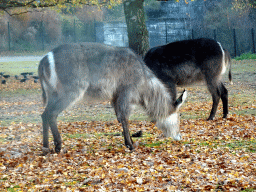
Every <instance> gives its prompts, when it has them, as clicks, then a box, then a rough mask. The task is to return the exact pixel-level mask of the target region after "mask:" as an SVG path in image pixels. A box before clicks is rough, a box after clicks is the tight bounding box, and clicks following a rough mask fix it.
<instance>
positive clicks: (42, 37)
mask: <svg viewBox="0 0 256 192" xmlns="http://www.w3.org/2000/svg"><path fill="white" fill-rule="evenodd" d="M43 24H44V23H43V21H41V27H40V28H41V39H42V49H43V51H44V25H43Z"/></svg>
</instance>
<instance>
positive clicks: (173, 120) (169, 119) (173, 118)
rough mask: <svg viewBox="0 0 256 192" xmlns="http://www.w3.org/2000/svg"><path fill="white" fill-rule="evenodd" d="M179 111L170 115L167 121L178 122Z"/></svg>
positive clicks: (170, 122)
mask: <svg viewBox="0 0 256 192" xmlns="http://www.w3.org/2000/svg"><path fill="white" fill-rule="evenodd" d="M178 120H179V118H178V113H173V114H171V115H170V116H169V117H167V118H166V121H168V123H169V124H172V125H173V124H178Z"/></svg>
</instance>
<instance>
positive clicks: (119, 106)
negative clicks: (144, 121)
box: [112, 87, 134, 151]
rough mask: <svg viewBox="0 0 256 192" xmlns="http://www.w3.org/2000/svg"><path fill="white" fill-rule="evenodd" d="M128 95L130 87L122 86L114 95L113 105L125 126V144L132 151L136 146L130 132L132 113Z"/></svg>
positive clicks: (118, 118) (120, 121)
mask: <svg viewBox="0 0 256 192" xmlns="http://www.w3.org/2000/svg"><path fill="white" fill-rule="evenodd" d="M128 95H129V88H126V87H122V88H121V89H119V90H117V94H116V95H115V96H114V99H113V100H112V105H113V107H114V110H115V113H116V117H117V120H118V122H119V123H121V124H122V127H123V135H124V142H125V146H126V147H127V148H129V149H130V150H131V151H132V150H134V146H133V141H132V138H131V136H130V132H129V122H128V119H129V116H130V113H131V105H130V101H129V96H128Z"/></svg>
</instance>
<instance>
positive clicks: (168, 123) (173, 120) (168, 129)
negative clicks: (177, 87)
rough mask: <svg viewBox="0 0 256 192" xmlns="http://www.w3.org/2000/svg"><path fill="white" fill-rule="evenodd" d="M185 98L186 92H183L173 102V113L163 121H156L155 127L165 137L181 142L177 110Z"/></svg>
mask: <svg viewBox="0 0 256 192" xmlns="http://www.w3.org/2000/svg"><path fill="white" fill-rule="evenodd" d="M186 98H187V91H185V90H184V91H183V93H182V95H181V96H180V97H179V98H178V99H177V100H176V101H175V103H174V109H175V111H174V112H173V111H172V112H171V114H170V115H169V116H168V117H166V118H163V119H159V120H157V121H156V126H157V127H158V128H159V129H160V130H161V131H162V132H163V135H164V136H165V137H172V138H173V139H174V140H178V141H179V140H181V134H180V115H179V112H178V111H179V108H180V106H181V105H182V104H183V103H184V101H185V100H186Z"/></svg>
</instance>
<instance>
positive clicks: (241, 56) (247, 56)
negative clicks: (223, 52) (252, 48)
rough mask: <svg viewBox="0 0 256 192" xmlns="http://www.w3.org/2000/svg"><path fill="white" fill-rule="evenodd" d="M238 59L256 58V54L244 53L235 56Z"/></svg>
mask: <svg viewBox="0 0 256 192" xmlns="http://www.w3.org/2000/svg"><path fill="white" fill-rule="evenodd" d="M234 59H235V60H236V61H239V60H246V59H256V54H253V53H243V54H242V55H240V56H237V57H235V58H234Z"/></svg>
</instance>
